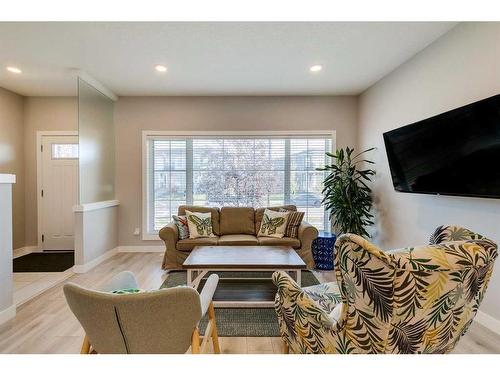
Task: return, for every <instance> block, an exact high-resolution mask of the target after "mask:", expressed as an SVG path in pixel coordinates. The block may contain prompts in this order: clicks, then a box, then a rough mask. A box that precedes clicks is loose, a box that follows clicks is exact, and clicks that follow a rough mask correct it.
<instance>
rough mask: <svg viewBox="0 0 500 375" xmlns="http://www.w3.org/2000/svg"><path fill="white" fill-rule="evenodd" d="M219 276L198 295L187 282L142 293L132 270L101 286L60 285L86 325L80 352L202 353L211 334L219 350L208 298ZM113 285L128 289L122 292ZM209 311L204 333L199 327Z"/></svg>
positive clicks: (210, 280) (217, 350) (217, 351)
mask: <svg viewBox="0 0 500 375" xmlns="http://www.w3.org/2000/svg"><path fill="white" fill-rule="evenodd" d="M218 282H219V277H218V276H217V275H211V276H210V277H209V278H208V280H207V282H206V284H205V285H204V287H203V290H202V291H201V293H200V294H198V292H197V291H196V290H195V289H193V288H190V287H185V286H180V287H175V288H168V289H160V290H156V291H151V292H140V290H139V289H138V285H137V281H136V279H135V277H134V275H133V274H132V273H131V272H128V271H125V272H121V273H119V274H118V275H116V276H115V277H114V278H113V279H112V280H111V282H110V283H109V284H108V285H107V286H105V287H104V288H103V289H102V290H101V291H97V290H90V289H86V288H83V287H81V286H78V285H76V284H73V283H67V284H66V285H64V288H63V290H64V295H65V296H66V300H67V302H68V305H69V307H70V309H71V311H72V312H73V313H74V314H75V316H76V318H77V319H78V321H79V322H80V324H81V325H82V327H83V329H84V330H85V334H86V335H85V338H84V342H83V345H82V350H81V353H82V354H90V353H102V354H146V353H148V354H159V353H172V354H182V353H186V351H187V350H188V349H189V347H190V346H191V351H192V353H194V354H197V353H200V352H204V351H205V348H206V346H207V343H208V340H209V339H210V338H211V339H212V343H213V348H214V352H215V353H220V348H219V341H218V336H217V326H216V324H215V313H214V306H213V303H212V297H213V294H214V293H215V289H216V288H217V284H218ZM112 290H122V291H123V290H127V292H123V294H114V293H110V291H112ZM207 313H208V317H209V322H208V325H207V329H206V331H205V334H204V337H203V338H201V337H200V334H199V330H198V324H199V322H200V319H201V318H202V317H203V316H205V314H207Z"/></svg>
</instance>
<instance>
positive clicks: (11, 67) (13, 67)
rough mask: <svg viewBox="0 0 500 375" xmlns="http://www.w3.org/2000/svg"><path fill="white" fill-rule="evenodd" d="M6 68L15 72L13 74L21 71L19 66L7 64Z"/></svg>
mask: <svg viewBox="0 0 500 375" xmlns="http://www.w3.org/2000/svg"><path fill="white" fill-rule="evenodd" d="M7 70H8V71H9V72H11V73H15V74H21V73H22V72H23V71H22V70H21V69H19V68H16V67H15V66H8V67H7Z"/></svg>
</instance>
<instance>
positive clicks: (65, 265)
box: [13, 251, 75, 273]
mask: <svg viewBox="0 0 500 375" xmlns="http://www.w3.org/2000/svg"><path fill="white" fill-rule="evenodd" d="M74 264H75V253H74V252H73V251H57V252H50V253H49V252H43V253H30V254H26V255H23V256H21V257H19V258H14V259H13V271H14V272H15V273H17V272H63V271H66V270H67V269H69V268H71V267H73V266H74Z"/></svg>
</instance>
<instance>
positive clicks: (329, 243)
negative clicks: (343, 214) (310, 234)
mask: <svg viewBox="0 0 500 375" xmlns="http://www.w3.org/2000/svg"><path fill="white" fill-rule="evenodd" d="M336 239H337V236H336V235H335V234H333V233H330V232H325V231H322V230H321V231H319V235H318V238H316V239H315V240H314V241H313V242H312V255H313V259H314V263H315V265H316V269H318V270H333V250H334V246H335V240H336Z"/></svg>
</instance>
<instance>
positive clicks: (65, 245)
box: [39, 136, 78, 250]
mask: <svg viewBox="0 0 500 375" xmlns="http://www.w3.org/2000/svg"><path fill="white" fill-rule="evenodd" d="M41 153H42V171H41V174H42V175H41V187H42V191H41V192H40V196H41V200H42V204H41V209H42V212H41V213H39V214H40V215H41V219H42V220H41V222H42V249H43V250H74V249H75V244H74V242H75V236H74V215H73V206H74V205H76V204H77V202H78V137H77V136H43V137H42V148H41Z"/></svg>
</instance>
